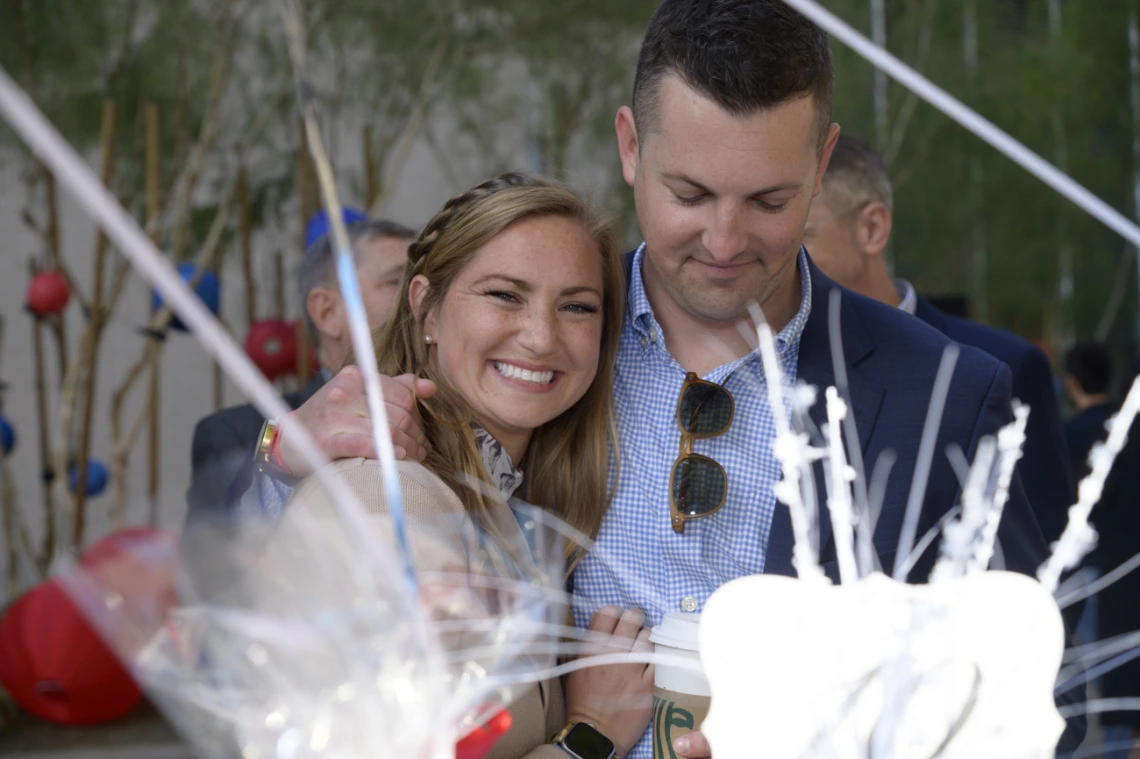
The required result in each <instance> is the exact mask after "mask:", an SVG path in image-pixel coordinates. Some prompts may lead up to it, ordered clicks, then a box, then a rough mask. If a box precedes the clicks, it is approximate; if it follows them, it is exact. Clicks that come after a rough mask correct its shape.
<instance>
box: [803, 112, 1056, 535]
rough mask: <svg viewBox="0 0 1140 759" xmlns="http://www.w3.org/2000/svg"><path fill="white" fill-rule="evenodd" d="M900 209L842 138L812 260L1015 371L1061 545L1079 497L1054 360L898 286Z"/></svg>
mask: <svg viewBox="0 0 1140 759" xmlns="http://www.w3.org/2000/svg"><path fill="white" fill-rule="evenodd" d="M893 206H894V194H893V190H892V187H891V180H890V177H888V176H887V172H886V169H885V168H884V166H883V162H882V160H881V159H880V158H879V156H878V155H876V154H875V152H874V151H873V150H871V149H870V148H869V147H868V146H867V145H866V144H864V143H863V142H861V141H859V140H857V139H855V138H853V137H849V136H847V135H845V134H844V135H840V136H839V140H838V142H837V143H836V145H835V150H834V152H833V153H832V155H831V163H830V164H828V167H827V173H826V174H825V175H824V178H823V189H822V191H821V192H820V194H819V196H818V197H817V198H816V199H815V202H814V203H812V206H811V212H810V214H809V216H808V224H807V229H806V231H805V233H804V245H805V246H806V247H807V249H808V254H809V255H810V256H811V258H812V260H813V261H814V262H815V263H816V265H818V266H819V268H820V269H821V270H822V271H823V273H824V274H826V275H828V276H829V277H831V278H832V279H834V280H835V281H836V282H838V283H839V284H841V285H843V286H844V287H847V288H849V289H851V290H854V291H855V292H858V293H861V294H863V295H866V296H868V297H870V298H874V299H875V300H878V301H881V302H883V303H886V304H887V305H890V306H894V307H896V308H899V309H900V310H903V311H906V312H907V313H909V314H912V315H914V316H917V317H918V318H919V319H921V320H922V321H924V322H926V323H927V324H929V325H930V326H932V327H934V328H935V329H937V330H938V331H939V332H942V333H943V334H944V335H946V336H947V337H949V338H950V339H952V340H954V341H955V342H957V343H961V344H962V345H970V346H973V347H975V348H980V349H982V350H984V351H985V352H986V353H989V354H990V355H991V356H993V357H995V358H997V359H998V360H1000V361H1002V362H1004V363H1005V364H1006V365H1008V366H1009V368H1010V370H1011V371H1012V372H1013V397H1014V398H1017V399H1019V400H1020V401H1021V402H1022V403H1025V404H1027V405H1028V406H1029V408H1030V410H1031V413H1030V414H1029V422H1028V425H1027V427H1026V434H1025V436H1026V441H1025V455H1024V457H1023V458H1022V460H1021V461H1020V462H1019V464H1018V471H1019V472H1020V473H1021V479H1022V482H1023V483H1024V485H1025V491H1026V494H1027V495H1028V496H1029V503H1030V505H1031V506H1032V507H1033V510H1034V513H1035V514H1036V515H1037V521H1038V522H1039V523H1040V525H1041V531H1042V533H1044V535H1045V539H1046V541H1053V540H1056V539H1057V538H1058V537H1060V535H1061V531H1062V530H1063V529H1064V527H1065V523H1066V521H1067V519H1068V507H1069V506H1070V505H1071V503H1072V497H1073V493H1074V489H1073V479H1072V473H1071V472H1070V462H1069V454H1068V450H1067V446H1066V445H1065V439H1064V435H1063V433H1062V429H1061V417H1060V411H1059V410H1058V407H1057V398H1056V395H1055V393H1054V391H1053V373H1052V370H1051V369H1050V367H1049V359H1047V358H1046V357H1045V354H1044V353H1042V352H1041V350H1040V349H1039V348H1037V347H1036V346H1034V345H1032V344H1030V343H1029V342H1027V341H1026V340H1023V339H1021V338H1020V337H1017V336H1016V335H1013V334H1011V333H1009V332H1004V331H1002V330H999V329H994V328H993V327H987V326H985V325H982V324H977V323H975V322H972V321H969V320H968V319H963V318H961V317H957V316H949V315H947V314H945V313H942V312H941V311H939V310H938V309H936V308H935V307H934V306H933V305H931V304H930V303H929V302H928V301H927V300H926V299H924V298H922V297H921V296H919V295H918V294H917V293H915V291H914V287H912V286H911V284H910V283H909V282H907V281H906V280H902V279H892V278H891V275H890V272H889V271H888V269H887V261H886V250H887V243H888V242H889V241H890V237H891V225H892V211H893Z"/></svg>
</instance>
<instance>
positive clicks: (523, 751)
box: [287, 173, 653, 759]
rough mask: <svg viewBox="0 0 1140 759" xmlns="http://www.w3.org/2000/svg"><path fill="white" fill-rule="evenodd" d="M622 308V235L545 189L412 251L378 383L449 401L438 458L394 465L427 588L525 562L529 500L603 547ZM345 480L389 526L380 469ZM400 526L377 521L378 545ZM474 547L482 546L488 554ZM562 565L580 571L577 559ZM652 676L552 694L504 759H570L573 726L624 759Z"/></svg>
mask: <svg viewBox="0 0 1140 759" xmlns="http://www.w3.org/2000/svg"><path fill="white" fill-rule="evenodd" d="M624 299H625V286H624V282H623V273H622V267H621V262H620V260H619V257H618V250H617V243H616V240H615V239H614V236H613V233H612V231H611V230H610V227H609V225H608V223H607V222H606V220H605V219H603V218H602V217H601V216H600V215H599V214H598V212H597V211H595V210H594V209H593V208H592V207H591V206H590V205H589V204H587V203H586V202H585V201H584V200H583V199H582V198H580V197H578V196H577V195H576V194H575V193H573V192H571V191H570V190H568V189H567V188H565V187H563V186H562V185H560V184H557V183H555V182H552V181H549V180H546V179H540V178H537V177H531V176H527V175H523V174H514V173H511V174H503V175H501V176H498V177H495V178H493V179H489V180H487V181H485V182H483V183H481V184H479V185H477V186H475V187H474V188H472V189H470V190H468V191H467V192H464V193H462V194H460V195H457V196H455V197H454V198H452V199H451V200H450V201H448V202H447V204H446V205H445V206H444V207H443V209H442V210H441V211H440V212H439V213H437V214H436V215H435V217H434V218H433V219H432V220H431V221H429V222H428V224H427V226H426V227H425V228H424V230H423V232H421V233H420V236H419V237H418V238H417V239H416V241H415V242H413V243H412V244H411V245H410V246H409V247H408V261H407V264H406V266H405V269H404V273H403V276H402V278H401V281H400V293H399V295H398V297H397V301H396V310H395V312H394V313H393V314H392V317H391V319H390V320H389V321H388V323H387V324H386V325H385V327H384V328H383V329H382V330H381V332H380V334H379V335H377V338H376V340H375V345H376V346H377V352H378V356H377V361H378V364H379V368H380V371H381V372H382V373H384V374H387V375H389V376H396V375H401V374H415V375H417V376H418V377H421V378H424V379H429V380H432V381H433V382H435V384H436V386H437V387H438V392H437V393H436V394H435V395H434V396H433V397H431V398H429V399H426V400H420V401H419V403H420V413H421V415H422V417H423V430H424V434H425V435H426V437H427V440H428V442H429V444H430V452H429V453H428V456H427V458H426V459H425V461H424V463H423V464H419V463H415V462H413V461H401V462H399V465H398V468H399V478H400V488H401V492H402V495H403V498H404V504H405V510H406V513H407V518H408V525H409V542H410V544H411V547H412V554H413V560H414V563H415V565H416V569H417V572H418V573H420V575H421V577H425V576H426V577H430V576H432V574H433V573H436V574H438V572H439V571H441V569H440V568H441V567H447V568H448V569H447V571H448V572H454V571H456V569H455V568H456V567H458V568H459V569H460V571H461V572H465V573H467V574H468V575H469V576H472V577H473V576H476V575H479V574H480V573H481V572H482V569H481V568H482V567H484V565H485V562H486V561H487V560H488V559H487V558H486V557H487V556H489V555H501V553H502V552H506V553H507V554H509V555H510V557H511V559H512V560H513V559H515V558H516V554H521V555H522V557H523V558H524V559H525V558H526V557H525V554H526V553H527V550H528V549H521V550H520V546H523V545H526V544H527V543H526V541H525V540H522V541H520V540H519V535H518V533H519V532H520V529H519V528H520V525H521V524H522V523H524V522H526V521H528V520H527V519H523V518H518V517H516V516H515V515H514V514H513V513H512V504H511V503H510V502H511V501H513V500H514V499H515V497H516V496H517V497H519V498H521V499H522V500H524V501H526V502H527V503H530V504H535V505H536V506H538V507H541V508H542V509H544V510H546V511H549V512H552V513H553V514H555V515H557V516H558V517H560V518H561V519H563V520H565V521H566V522H568V523H569V524H570V525H571V526H573V527H575V528H577V529H578V530H579V531H581V532H582V533H584V534H586V535H588V536H589V537H591V538H593V537H595V536H596V535H597V533H598V528H599V526H600V524H601V520H602V515H603V513H604V512H605V508H606V506H607V504H608V501H609V493H608V492H607V491H608V483H609V479H608V465H609V457H610V455H611V451H615V452H616V446H614V445H613V443H614V441H613V437H612V435H613V430H614V425H613V408H612V404H613V392H612V377H613V371H614V361H615V358H616V353H617V346H618V341H619V339H620V334H621V326H622V305H623V302H624ZM332 468H333V469H335V470H336V471H337V472H338V473H339V474H340V475H341V476H342V477H343V478H344V482H345V484H346V485H347V486H348V487H349V488H350V489H352V490H353V491H355V495H357V497H358V498H359V500H360V502H361V504H362V505H363V506H364V507H365V509H366V510H367V511H369V512H370V513H373V514H376V515H385V514H386V506H385V504H384V500H383V499H384V493H383V489H382V488H380V487H379V486H378V483H379V478H378V476H377V472H378V462H375V461H368V460H364V459H349V460H342V461H339V462H337V463H335V464H333V465H332ZM480 485H482V487H480ZM318 491H319V486H316V485H315V484H314V483H313V481H312V480H308V481H306V483H305V484H302V486H301V487H300V488H299V489H298V491H297V493H296V495H295V497H294V500H293V502H292V503H291V504H290V507H289V510H288V512H287V515H291V516H293V517H296V516H297V515H298V514H304V513H306V510H307V511H308V512H309V513H318V514H319V513H321V512H322V510H324V506H322V505H321V504H322V503H323V496H322V495H321V493H320V492H318ZM516 519H517V521H516ZM387 524H388V522H387V520H384V519H381V520H379V521H378V525H379V529H380V530H381V531H383V530H384V529H385V525H387ZM473 533H475V534H478V535H481V536H483V539H481V540H479V541H478V544H477V545H476V544H475V543H474V542H473V541H472V540H471V539H470V535H471V534H473ZM570 550H571V551H575V552H580V551H581V550H582V548H581V546H578V545H574V546H572V547H571V549H570ZM497 551H498V552H500V553H499V554H496V552H497ZM532 558H537V557H532ZM566 558H567V560H568V566H569V567H570V568H572V567H573V566H574V564H575V562H576V560H577V558H579V555H578V554H577V553H568V555H567V557H566ZM556 583H557V581H556ZM611 612H613V610H609V612H607V610H602V611H599V612H598V613H597V614H596V615H595V618H594V621H593V622H591V629H592V630H594V631H595V633H597V634H600V635H602V636H603V637H605V636H612V638H613V639H615V640H617V641H618V643H617V645H619V646H620V647H621V649H622V650H623V651H629V650H630V649H631V648H635V649H636V647H637V646H638V645H642V646H647V645H648V644H647V642H646V641H647V637H648V630H647V629H644V628H642V626H641V625H642V622H643V620H644V615H642V614H640V612H627V614H626V615H621V613H620V610H617V613H616V614H614V613H611ZM560 615H561V613H560V614H559V616H560ZM652 673H653V668H652V667H646V666H645V665H644V664H620V665H611V666H603V667H592V668H590V669H588V670H581V671H579V672H575V673H573V674H571V675H569V676H568V678H567V682H566V687H565V698H564V697H563V687H562V683H560V682H559V681H557V680H552V681H547V682H545V683H542V684H541V686H540V687H539V688H537V689H534V690H533V691H530V692H528V693H527V694H524V695H523V696H521V697H520V698H519V699H518V700H517V701H516V702H515V703H514V704H513V705H512V706H511V713H512V715H513V717H514V726H513V727H512V728H511V730H510V732H508V734H507V735H506V736H505V737H504V738H503V740H502V741H500V743H499V744H497V745H496V747H495V749H494V751H493V753H492V755H491V757H492V759H517V758H518V757H523V756H526V757H528V758H529V759H546V757H550V759H556V757H558V756H565V754H563V753H562V751H561V750H560V749H558V748H557V747H555V746H551V745H546V739H547V737H548V736H549V735H551V734H553V733H554V732H556V731H557V730H558V729H559V728H561V727H562V726H563V725H565V724H566V720H567V719H568V720H569V721H570V722H582V723H589V724H591V725H594V726H595V729H596V731H597V732H598V733H599V734H600V735H601V736H604V737H605V740H606V741H609V742H610V743H612V744H613V747H614V749H615V750H617V751H618V752H619V754H624V753H625V752H626V751H628V750H629V749H630V747H632V745H633V744H634V743H635V742H636V741H637V739H638V738H639V737H640V736H641V735H642V733H643V732H644V731H645V727H646V725H647V724H648V722H649V715H650V703H651V702H650V697H649V692H650V688H651V687H652V682H653V674H652ZM617 703H621V704H622V705H624V706H626V707H627V708H624V709H616V708H615V704H617Z"/></svg>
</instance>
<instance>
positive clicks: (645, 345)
mask: <svg viewBox="0 0 1140 759" xmlns="http://www.w3.org/2000/svg"><path fill="white" fill-rule="evenodd" d="M648 347H649V341H648V340H646V339H645V335H642V336H641V349H642V350H645V349H646V348H648Z"/></svg>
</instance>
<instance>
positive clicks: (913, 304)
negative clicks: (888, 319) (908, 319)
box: [895, 279, 918, 316]
mask: <svg viewBox="0 0 1140 759" xmlns="http://www.w3.org/2000/svg"><path fill="white" fill-rule="evenodd" d="M895 289H896V290H898V293H899V296H900V297H901V298H902V303H899V311H905V312H906V313H908V314H910V315H911V316H914V312H915V311H916V310H917V309H918V295H917V294H916V293H915V291H914V285H912V284H911V283H910V282H907V281H906V280H905V279H896V280H895Z"/></svg>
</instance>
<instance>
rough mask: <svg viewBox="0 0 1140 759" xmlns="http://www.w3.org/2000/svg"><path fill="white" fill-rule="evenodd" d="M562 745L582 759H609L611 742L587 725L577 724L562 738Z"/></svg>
mask: <svg viewBox="0 0 1140 759" xmlns="http://www.w3.org/2000/svg"><path fill="white" fill-rule="evenodd" d="M562 745H563V746H565V747H566V748H568V749H570V751H571V752H573V753H574V754H575V755H576V756H580V757H582V759H609V757H610V755H611V754H613V752H614V744H613V742H612V741H611V740H610V739H609V738H607V737H606V736H604V735H602V734H601V733H599V732H598V731H597V730H595V729H594V728H592V727H590V726H589V725H584V724H581V723H579V724H577V725H574V727H572V728H570V732H569V733H567V734H566V737H565V738H563V739H562Z"/></svg>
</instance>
